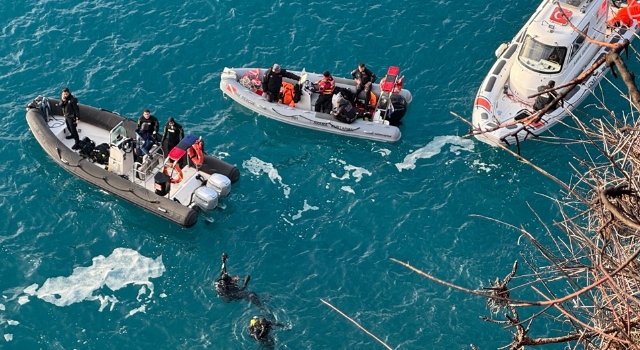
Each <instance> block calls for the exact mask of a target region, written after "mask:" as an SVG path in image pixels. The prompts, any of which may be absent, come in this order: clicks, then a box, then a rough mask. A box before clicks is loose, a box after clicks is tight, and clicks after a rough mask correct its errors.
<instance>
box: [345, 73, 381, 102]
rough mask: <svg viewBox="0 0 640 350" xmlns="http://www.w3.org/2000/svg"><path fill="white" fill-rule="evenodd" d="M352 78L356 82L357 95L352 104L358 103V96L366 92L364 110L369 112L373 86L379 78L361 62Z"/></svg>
mask: <svg viewBox="0 0 640 350" xmlns="http://www.w3.org/2000/svg"><path fill="white" fill-rule="evenodd" d="M351 77H353V79H354V80H355V81H356V84H357V85H356V94H355V97H354V98H353V101H352V102H356V101H357V99H358V94H360V92H361V91H364V109H365V110H367V108H368V106H369V100H370V99H371V86H372V85H373V83H375V82H376V79H378V77H377V76H376V75H375V74H373V73H372V72H371V71H370V70H369V68H367V67H366V66H365V64H364V63H362V62H360V63H359V64H358V68H356V69H354V70H353V71H352V72H351Z"/></svg>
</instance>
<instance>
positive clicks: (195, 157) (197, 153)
mask: <svg viewBox="0 0 640 350" xmlns="http://www.w3.org/2000/svg"><path fill="white" fill-rule="evenodd" d="M203 147H204V142H203V141H202V138H199V139H198V140H197V141H196V142H195V143H194V144H193V145H192V146H191V147H189V149H188V150H187V153H188V154H189V158H190V159H191V161H192V162H193V164H195V165H196V166H199V165H202V162H204V151H203V150H202V148H203Z"/></svg>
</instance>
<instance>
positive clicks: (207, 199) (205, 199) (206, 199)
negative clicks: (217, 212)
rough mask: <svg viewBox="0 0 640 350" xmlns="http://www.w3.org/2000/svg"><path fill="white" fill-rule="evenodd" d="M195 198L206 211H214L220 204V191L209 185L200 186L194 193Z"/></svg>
mask: <svg viewBox="0 0 640 350" xmlns="http://www.w3.org/2000/svg"><path fill="white" fill-rule="evenodd" d="M193 199H194V202H195V203H196V205H197V206H198V207H200V209H202V210H204V211H212V210H213V209H215V208H216V207H217V206H218V192H216V191H215V190H212V189H210V188H208V187H198V188H197V189H196V191H195V192H194V194H193Z"/></svg>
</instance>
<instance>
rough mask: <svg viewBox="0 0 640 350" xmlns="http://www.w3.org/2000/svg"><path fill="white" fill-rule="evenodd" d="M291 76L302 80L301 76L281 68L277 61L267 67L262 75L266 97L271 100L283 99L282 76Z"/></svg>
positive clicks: (290, 77)
mask: <svg viewBox="0 0 640 350" xmlns="http://www.w3.org/2000/svg"><path fill="white" fill-rule="evenodd" d="M283 77H285V78H289V79H293V80H296V81H297V80H300V77H299V76H297V75H295V74H293V73H290V72H287V71H286V70H285V69H281V68H280V65H278V64H277V63H276V64H274V65H273V67H271V68H269V69H267V71H266V72H264V76H263V77H262V91H263V94H264V95H265V98H266V99H267V101H269V102H278V100H279V99H282V97H283V95H282V78H283Z"/></svg>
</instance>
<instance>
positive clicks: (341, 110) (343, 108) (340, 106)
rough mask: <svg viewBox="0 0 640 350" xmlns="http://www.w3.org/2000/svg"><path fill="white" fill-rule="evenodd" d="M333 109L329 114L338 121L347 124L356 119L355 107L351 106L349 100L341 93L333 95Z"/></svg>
mask: <svg viewBox="0 0 640 350" xmlns="http://www.w3.org/2000/svg"><path fill="white" fill-rule="evenodd" d="M333 107H334V109H333V111H331V114H332V115H333V116H334V117H335V118H336V119H337V120H339V121H341V122H343V123H347V124H351V123H353V122H355V121H356V118H357V117H358V114H357V113H356V109H355V108H353V106H352V105H351V102H349V101H347V99H345V98H344V97H342V95H341V94H339V93H338V94H336V95H334V96H333Z"/></svg>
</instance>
